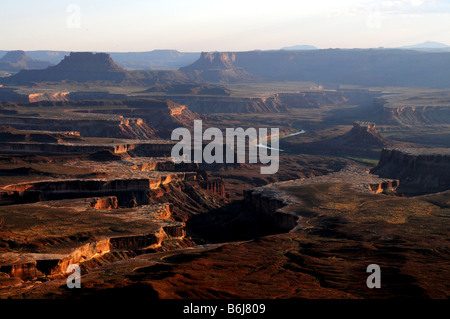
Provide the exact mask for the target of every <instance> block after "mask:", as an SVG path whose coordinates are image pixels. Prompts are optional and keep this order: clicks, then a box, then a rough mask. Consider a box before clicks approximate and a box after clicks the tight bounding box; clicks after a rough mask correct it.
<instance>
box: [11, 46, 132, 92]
mask: <svg viewBox="0 0 450 319" xmlns="http://www.w3.org/2000/svg"><path fill="white" fill-rule="evenodd" d="M126 75H127V72H126V70H125V69H123V68H122V67H120V66H118V65H117V64H116V63H115V62H114V61H113V60H112V59H111V57H110V56H109V54H106V53H91V52H76V53H74V52H72V53H70V55H68V56H65V57H64V59H63V60H62V61H61V62H60V63H59V64H57V65H55V66H50V67H48V68H46V69H43V70H22V71H20V72H19V73H17V74H15V75H13V76H11V77H9V78H5V79H4V81H6V83H14V84H29V83H32V82H45V81H51V82H59V81H67V80H68V81H77V82H86V81H112V82H120V81H122V80H124V79H125V77H126Z"/></svg>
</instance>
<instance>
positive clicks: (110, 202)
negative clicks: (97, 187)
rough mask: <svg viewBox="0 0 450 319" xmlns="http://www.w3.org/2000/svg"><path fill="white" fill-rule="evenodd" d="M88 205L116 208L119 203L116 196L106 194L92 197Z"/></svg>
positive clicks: (99, 207)
mask: <svg viewBox="0 0 450 319" xmlns="http://www.w3.org/2000/svg"><path fill="white" fill-rule="evenodd" d="M89 206H90V207H93V208H94V209H117V208H118V207H119V204H118V201H117V197H116V196H108V197H101V198H94V199H93V200H92V201H91V202H89Z"/></svg>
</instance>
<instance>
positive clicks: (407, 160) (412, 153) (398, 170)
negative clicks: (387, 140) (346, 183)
mask: <svg viewBox="0 0 450 319" xmlns="http://www.w3.org/2000/svg"><path fill="white" fill-rule="evenodd" d="M371 173H374V174H377V175H379V176H380V177H387V178H396V179H399V180H400V187H399V191H403V192H405V193H411V194H421V193H432V192H439V191H444V190H447V189H450V154H449V152H448V150H446V149H444V150H441V151H440V152H439V150H436V149H403V150H401V149H389V148H385V149H383V150H382V152H381V156H380V161H379V163H378V165H377V166H376V167H375V168H373V169H372V170H371Z"/></svg>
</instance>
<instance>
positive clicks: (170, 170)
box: [0, 49, 450, 305]
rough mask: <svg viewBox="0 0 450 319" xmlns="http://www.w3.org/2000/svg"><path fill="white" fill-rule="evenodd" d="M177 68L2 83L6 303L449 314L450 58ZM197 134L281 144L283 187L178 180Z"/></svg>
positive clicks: (340, 57) (106, 58)
mask: <svg viewBox="0 0 450 319" xmlns="http://www.w3.org/2000/svg"><path fill="white" fill-rule="evenodd" d="M157 53H158V52H154V54H157ZM42 54H45V52H43V53H42ZM127 54H128V53H123V55H122V56H121V58H122V59H126V56H127ZM129 54H132V53H129ZM171 54H173V59H169V60H167V63H169V62H170V63H176V61H181V59H185V60H183V61H186V64H185V65H184V66H181V65H179V67H180V68H179V69H178V70H174V69H171V70H167V69H165V70H162V69H160V70H135V69H133V67H132V66H130V64H127V63H125V62H126V60H121V63H122V64H121V63H118V62H117V63H116V62H115V61H114V60H116V57H117V58H119V55H113V54H106V53H89V52H81V53H80V52H78V53H70V54H68V55H67V56H66V57H65V58H63V60H62V61H61V62H59V64H56V63H58V62H55V64H56V65H55V66H48V67H47V68H46V69H44V68H42V69H39V70H26V69H24V70H22V71H20V72H18V73H17V74H16V75H13V76H11V77H4V78H1V79H0V82H1V83H2V85H3V87H0V114H1V117H0V299H91V300H95V301H96V302H97V305H98V301H99V300H107V301H115V300H119V301H120V302H124V301H130V302H131V301H135V302H136V301H137V302H140V301H145V302H146V303H144V304H147V303H148V300H150V299H194V298H195V299H229V298H231V299H242V298H243V299H255V298H257V299H278V298H291V299H296V300H297V299H330V298H331V299H391V298H408V299H411V298H422V299H427V298H429V299H445V298H448V296H449V291H450V289H449V285H448V282H449V281H448V278H450V274H449V269H450V267H449V265H450V258H449V253H450V248H449V243H448V231H449V229H450V225H449V218H448V217H449V214H450V211H449V204H448V203H449V198H450V190H449V189H450V185H449V183H448V181H449V180H450V176H449V175H448V172H450V160H449V155H448V149H449V147H450V144H449V142H448V137H449V136H450V124H449V122H448V114H447V111H448V101H449V96H450V95H449V92H448V89H446V85H447V84H448V75H447V74H446V71H445V70H444V69H442V68H441V67H440V66H441V63H445V61H447V58H448V53H444V52H441V53H433V54H435V55H433V57H435V58H436V60H433V59H431V58H430V54H431V53H430V52H419V51H415V52H411V51H409V50H384V49H377V50H375V49H373V50H311V51H296V50H281V51H279V50H275V51H252V52H212V53H209V52H205V53H202V54H197V55H195V56H194V55H186V56H183V55H180V54H177V53H176V52H172V53H171ZM145 56H147V55H145ZM199 56H200V57H199ZM58 57H59V59H60V60H61V58H62V56H58ZM189 59H190V60H189ZM195 59H197V61H194V60H195ZM368 61H369V62H368ZM141 62H142V63H150V62H149V61H147V60H145V61H144V60H142V61H141ZM141 62H139V63H141ZM177 63H178V62H177ZM189 63H190V64H189ZM188 64H189V65H188ZM425 64H426V65H428V69H427V70H425V71H423V69H422V68H421V65H425ZM119 65H120V66H119ZM124 65H128V66H129V68H128V69H125V68H124ZM173 65H175V64H173ZM411 65H413V66H414V67H411ZM135 66H137V65H135ZM438 67H439V69H437V68H438ZM405 68H411V70H410V72H406V73H405ZM419 71H420V72H419ZM418 72H419V73H420V76H419V75H418ZM437 72H439V73H438V74H440V75H442V76H441V77H440V78H439V79H438V78H437V77H436V76H435V74H437ZM405 74H407V75H408V76H406V75H405ZM424 83H426V84H427V87H426V88H425V87H423V84H424ZM394 85H395V86H394ZM400 86H402V87H400ZM195 120H202V123H203V128H205V129H206V128H207V127H214V128H218V129H220V130H224V129H226V128H238V127H242V128H244V129H246V128H249V127H253V128H255V129H258V128H279V132H280V134H279V137H280V151H279V170H278V171H277V172H276V173H275V174H261V173H260V165H258V164H254V163H249V161H245V162H244V163H228V164H217V163H215V164H207V163H196V162H192V163H183V162H182V163H177V162H175V161H174V159H173V158H171V151H172V148H173V146H174V145H175V143H176V141H172V140H171V133H172V131H173V130H174V129H176V128H179V127H181V128H187V129H188V130H189V131H190V132H191V133H192V132H193V129H194V128H193V125H194V121H195ZM192 135H193V134H192ZM204 146H205V145H203V146H202V147H204ZM70 264H78V265H79V266H80V269H81V282H82V289H68V288H67V285H66V280H67V278H68V275H69V274H68V273H66V270H67V268H68V266H69V265H70ZM370 264H377V265H379V266H380V267H381V271H382V287H383V288H382V289H368V288H367V286H366V279H367V276H368V274H367V273H366V269H367V266H368V265H370Z"/></svg>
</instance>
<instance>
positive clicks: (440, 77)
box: [0, 49, 450, 91]
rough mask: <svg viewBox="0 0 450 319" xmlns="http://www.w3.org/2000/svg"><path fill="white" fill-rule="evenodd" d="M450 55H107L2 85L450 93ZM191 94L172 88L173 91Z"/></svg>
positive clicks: (74, 57) (74, 58)
mask: <svg viewBox="0 0 450 319" xmlns="http://www.w3.org/2000/svg"><path fill="white" fill-rule="evenodd" d="M447 65H450V52H428V51H421V50H410V49H408V50H405V49H345V50H344V49H326V50H296V51H292V50H277V51H274V50H271V51H247V52H203V53H202V54H201V55H200V57H199V58H198V60H197V61H195V62H194V63H192V64H191V65H188V66H185V67H181V68H179V69H178V70H163V71H161V70H160V71H153V70H134V71H127V70H125V69H124V68H122V67H120V66H119V65H117V64H116V63H115V62H114V61H113V59H112V58H111V57H110V55H109V54H106V53H89V52H84V53H80V52H79V53H71V54H70V55H69V56H66V57H65V58H64V59H63V61H61V62H60V63H59V64H58V65H56V66H51V67H48V68H47V69H44V70H22V71H20V72H19V73H17V74H16V75H13V76H10V77H6V78H0V82H1V83H2V84H32V83H33V82H45V81H52V82H58V81H65V80H66V81H78V82H86V81H104V82H116V83H125V82H127V83H128V84H139V85H146V86H157V85H174V84H187V83H193V82H195V83H198V84H199V83H202V84H205V83H208V82H209V83H231V82H233V83H236V82H250V81H253V82H254V81H259V82H264V81H277V82H280V81H296V82H299V81H302V82H315V83H317V84H321V85H330V86H335V85H339V84H350V85H359V86H368V87H386V86H403V87H430V88H448V87H450V69H449V68H446V67H445V66H447ZM180 89H186V87H172V88H171V89H169V88H168V91H170V90H180Z"/></svg>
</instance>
